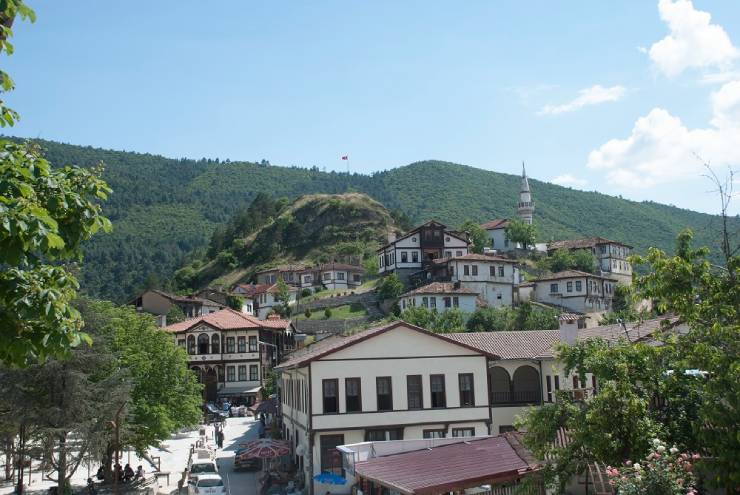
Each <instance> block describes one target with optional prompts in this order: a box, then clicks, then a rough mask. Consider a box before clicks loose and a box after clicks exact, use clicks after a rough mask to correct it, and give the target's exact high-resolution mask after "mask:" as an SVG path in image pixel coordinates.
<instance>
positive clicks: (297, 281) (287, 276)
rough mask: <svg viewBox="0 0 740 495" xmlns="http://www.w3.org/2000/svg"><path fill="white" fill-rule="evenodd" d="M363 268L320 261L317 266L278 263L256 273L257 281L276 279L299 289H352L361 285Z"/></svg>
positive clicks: (261, 282) (269, 281)
mask: <svg viewBox="0 0 740 495" xmlns="http://www.w3.org/2000/svg"><path fill="white" fill-rule="evenodd" d="M364 273H365V269H364V268H363V267H361V266H357V265H350V264H347V263H336V262H332V263H322V264H319V265H317V266H307V265H280V266H277V267H275V268H270V269H268V270H263V271H261V272H258V273H257V283H258V284H261V285H273V284H275V283H277V281H278V280H283V281H284V282H285V283H286V284H288V285H291V286H293V287H297V288H299V289H312V290H313V289H315V288H316V287H319V286H321V287H323V288H325V289H330V290H332V289H353V288H355V287H359V286H360V285H362V281H363V280H362V279H363V274H364Z"/></svg>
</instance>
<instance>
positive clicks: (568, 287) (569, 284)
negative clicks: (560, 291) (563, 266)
mask: <svg viewBox="0 0 740 495" xmlns="http://www.w3.org/2000/svg"><path fill="white" fill-rule="evenodd" d="M565 290H566V291H568V292H573V282H566V284H565Z"/></svg>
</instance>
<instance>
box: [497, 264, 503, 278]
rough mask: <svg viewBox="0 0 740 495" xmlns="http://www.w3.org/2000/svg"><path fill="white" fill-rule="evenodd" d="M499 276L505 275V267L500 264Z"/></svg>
mask: <svg viewBox="0 0 740 495" xmlns="http://www.w3.org/2000/svg"><path fill="white" fill-rule="evenodd" d="M498 276H499V277H503V276H504V267H503V266H500V267H498Z"/></svg>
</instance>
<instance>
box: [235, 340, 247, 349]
mask: <svg viewBox="0 0 740 495" xmlns="http://www.w3.org/2000/svg"><path fill="white" fill-rule="evenodd" d="M236 347H237V349H239V351H238V352H247V338H246V337H237V338H236Z"/></svg>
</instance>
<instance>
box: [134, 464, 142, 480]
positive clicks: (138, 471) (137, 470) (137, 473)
mask: <svg viewBox="0 0 740 495" xmlns="http://www.w3.org/2000/svg"><path fill="white" fill-rule="evenodd" d="M138 478H144V468H143V467H141V466H139V467H137V468H136V476H134V479H138Z"/></svg>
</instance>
